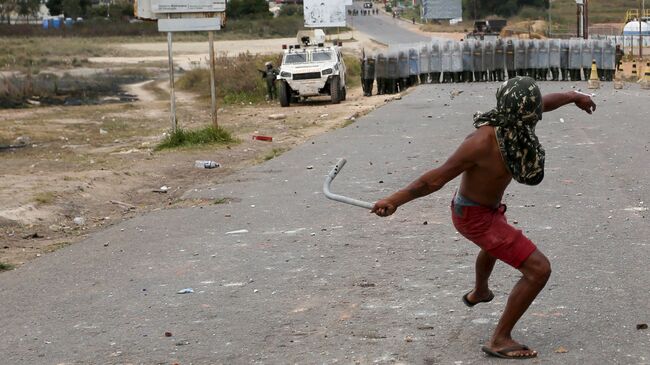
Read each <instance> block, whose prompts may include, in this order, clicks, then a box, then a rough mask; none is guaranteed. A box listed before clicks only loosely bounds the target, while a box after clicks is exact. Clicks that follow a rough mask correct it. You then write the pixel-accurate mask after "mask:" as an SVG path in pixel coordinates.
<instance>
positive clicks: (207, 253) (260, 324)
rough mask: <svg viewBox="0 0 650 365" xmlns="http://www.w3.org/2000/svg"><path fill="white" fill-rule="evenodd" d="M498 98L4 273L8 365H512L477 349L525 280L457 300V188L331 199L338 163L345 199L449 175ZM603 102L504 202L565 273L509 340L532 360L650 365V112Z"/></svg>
mask: <svg viewBox="0 0 650 365" xmlns="http://www.w3.org/2000/svg"><path fill="white" fill-rule="evenodd" d="M572 86H574V85H573V84H572V83H551V82H548V83H542V89H543V91H544V92H550V91H559V90H570V89H571V88H572ZM583 86H584V85H583ZM496 87H497V84H494V83H477V84H454V85H425V86H420V87H418V88H417V89H413V90H412V92H411V93H410V95H407V96H405V97H404V98H403V99H402V100H399V101H394V102H391V103H389V104H388V105H386V106H384V107H382V108H380V109H379V110H377V111H375V112H373V113H371V114H369V115H367V116H365V117H363V118H360V119H359V120H357V121H356V122H355V123H353V124H351V125H349V126H348V127H346V128H343V129H339V130H336V131H332V132H331V133H328V134H326V135H322V136H319V137H316V138H314V139H313V140H310V141H308V142H307V143H305V144H304V145H302V146H299V147H297V148H296V149H294V150H292V151H289V152H287V153H285V154H283V155H282V156H280V157H277V158H275V159H273V160H271V161H268V162H266V163H264V164H262V165H259V166H256V167H252V168H250V169H248V170H245V171H242V172H241V173H237V174H235V175H233V176H231V177H229V178H228V179H227V180H226V181H217V182H209V181H205V182H203V183H202V184H203V185H202V186H198V187H197V188H196V189H192V190H190V191H188V192H187V194H186V197H188V198H192V197H202V198H210V199H215V201H216V200H217V199H228V200H229V201H230V202H229V203H227V204H215V205H211V206H206V207H196V208H186V209H172V210H165V211H158V212H154V213H151V214H147V215H144V216H141V217H138V218H135V219H132V220H129V221H126V222H123V223H120V224H117V225H115V226H112V227H110V228H108V229H106V230H105V231H102V232H100V233H97V234H95V235H93V236H91V237H90V238H88V239H87V240H85V241H84V242H82V243H79V244H76V245H73V246H69V247H66V248H64V249H61V250H58V251H56V252H54V253H52V254H47V255H44V256H43V257H41V258H39V259H36V260H33V261H32V262H29V263H27V264H26V265H24V266H22V267H21V268H19V269H17V270H14V271H10V272H5V273H2V274H1V275H0V292H1V293H2V295H1V296H0V308H2V311H3V313H2V316H0V338H2V341H0V356H1V358H2V362H3V363H5V364H12V365H20V364H25V365H27V364H29V365H34V364H126V363H134V364H140V363H142V364H172V363H179V364H292V363H300V364H316V363H319V364H335V363H342V364H350V363H358V364H486V363H487V364H489V363H494V364H501V362H499V361H494V360H491V359H487V358H486V357H485V355H484V354H483V353H482V352H481V351H480V347H481V345H482V344H483V343H485V342H486V341H487V340H488V338H489V335H490V333H491V331H492V330H493V328H494V326H495V325H496V322H497V319H498V316H499V314H500V312H501V310H502V309H503V307H504V304H505V301H506V298H507V293H508V292H509V290H510V289H511V287H512V286H513V284H514V283H515V282H516V280H517V279H518V278H519V276H520V275H519V274H518V273H517V272H515V271H514V270H512V269H510V268H509V267H507V266H506V265H504V264H501V263H499V264H497V267H496V269H495V272H494V275H493V279H492V281H491V285H492V289H493V290H494V292H495V294H496V298H495V300H494V301H493V302H491V303H489V304H481V305H478V306H476V307H475V308H473V309H469V308H467V307H465V306H464V305H463V304H462V302H461V296H462V295H463V294H464V293H465V292H466V291H467V290H468V289H469V288H471V286H472V278H473V259H474V255H475V254H476V253H477V248H476V247H475V246H473V244H471V243H470V242H468V241H466V240H465V239H463V238H462V237H460V236H459V235H458V233H456V231H455V230H454V228H453V226H452V225H451V221H450V212H449V201H450V199H451V196H452V194H453V191H454V189H455V188H456V187H457V186H458V181H457V180H456V181H453V182H451V183H450V184H448V185H447V186H446V187H445V188H444V189H442V190H441V191H439V192H437V193H434V194H432V195H431V196H429V197H427V198H423V199H420V200H418V201H415V202H412V203H410V204H409V205H406V206H404V207H402V208H400V209H399V210H398V211H397V213H396V214H395V215H393V216H391V217H389V218H385V219H381V218H378V217H375V216H372V215H371V214H369V213H368V211H366V210H364V209H361V208H356V207H352V206H347V205H344V204H340V203H336V202H332V201H329V200H327V199H325V198H324V196H323V194H322V193H321V188H322V182H323V179H324V176H325V175H326V174H327V172H328V171H329V169H330V168H331V167H332V166H333V165H334V163H335V162H336V161H337V159H338V158H339V157H347V158H348V160H349V162H348V165H347V166H346V168H345V170H344V171H343V172H342V173H341V174H340V175H339V177H337V179H336V180H335V182H334V184H333V187H332V189H333V191H334V192H338V193H341V194H345V195H349V196H352V197H356V198H362V199H365V200H371V201H372V200H375V199H379V198H381V197H383V196H385V195H386V194H388V193H390V192H391V191H392V190H393V189H397V188H400V187H402V186H404V185H405V184H407V183H408V182H410V181H411V180H412V179H414V178H416V177H417V176H418V175H419V174H421V173H423V172H425V171H426V170H427V169H429V168H432V167H434V166H437V165H439V164H440V163H441V162H443V161H444V159H445V157H446V156H448V155H449V154H450V153H451V152H452V151H453V150H454V148H455V147H456V146H457V145H458V144H459V143H460V142H461V141H462V140H463V139H464V137H465V136H466V135H467V134H468V133H470V132H471V131H472V125H471V117H472V113H473V112H474V111H475V110H483V111H486V110H488V109H489V108H491V107H492V106H493V105H494V103H495V100H494V91H495V89H496ZM454 90H464V92H463V93H462V94H460V95H459V96H457V97H455V98H454V99H452V98H451V97H450V93H451V92H452V91H454ZM597 93H598V96H597V97H596V101H597V103H598V110H597V111H596V113H595V114H594V115H593V116H588V115H587V114H585V113H583V112H582V111H579V110H578V109H577V108H575V107H565V108H563V109H560V110H558V111H554V112H551V113H547V114H545V115H544V119H543V121H541V122H540V124H539V125H538V127H537V129H538V134H539V137H540V140H541V141H542V143H543V144H544V146H545V147H546V151H547V169H546V178H545V180H544V181H543V182H542V184H541V185H539V186H536V187H526V186H522V185H518V184H513V186H512V187H511V189H510V190H509V193H508V195H507V196H506V197H505V203H506V204H508V207H509V208H508V213H507V215H508V217H509V219H510V221H516V222H517V224H518V226H519V227H521V228H522V229H523V230H525V232H526V234H527V235H528V236H529V237H530V238H531V239H532V240H533V241H534V242H536V243H537V245H538V246H539V248H540V249H541V250H542V251H543V252H545V253H546V254H547V255H548V257H549V258H550V260H551V262H552V265H553V270H554V271H553V275H552V277H551V279H550V282H549V283H548V285H547V287H546V288H545V289H544V290H543V291H542V293H541V295H540V296H539V297H538V298H537V300H536V301H535V303H534V304H533V305H532V307H531V308H530V310H529V311H528V313H526V315H525V316H524V317H523V319H522V321H521V322H520V324H519V325H518V326H517V327H516V328H515V332H514V336H515V338H516V339H518V340H521V341H522V342H524V343H526V344H528V345H530V346H531V347H533V348H535V349H536V350H538V351H539V352H540V357H539V360H535V361H533V362H532V363H535V364H536V363H543V364H650V330H648V329H637V325H641V324H647V323H650V309H649V308H650V307H649V304H648V303H650V291H648V287H647V286H648V285H647V284H648V281H649V279H650V272H649V270H648V262H649V261H650V242H648V237H649V236H650V225H649V224H648V214H649V212H648V209H647V206H648V205H649V204H650V201H649V200H650V199H648V197H649V196H650V194H649V193H650V188H649V186H648V183H647V182H648V181H649V180H650V169H648V159H649V158H650V152H649V148H650V146H649V143H650V125H649V124H648V123H647V115H648V113H649V112H650V104H648V103H647V98H648V94H647V91H642V90H640V89H639V86H638V85H636V84H633V85H628V88H627V89H625V90H621V91H615V90H613V89H612V85H611V83H606V84H605V85H604V88H603V89H601V90H598V91H597ZM296 108H300V106H296ZM197 184H201V182H198V181H197ZM220 201H221V200H220ZM238 231H239V233H237V232H238ZM186 288H192V289H193V291H194V292H193V293H189V294H177V292H179V291H181V290H182V289H186ZM640 328H643V326H640ZM166 334H167V335H168V336H167V335H166Z"/></svg>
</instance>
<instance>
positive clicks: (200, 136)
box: [156, 126, 237, 151]
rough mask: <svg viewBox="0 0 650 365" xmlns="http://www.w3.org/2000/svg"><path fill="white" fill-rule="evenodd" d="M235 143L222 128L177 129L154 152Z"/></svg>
mask: <svg viewBox="0 0 650 365" xmlns="http://www.w3.org/2000/svg"><path fill="white" fill-rule="evenodd" d="M236 141H237V140H236V139H235V138H233V137H232V135H231V134H230V132H228V131H226V130H225V129H222V128H215V127H214V126H209V127H205V128H201V129H195V130H185V129H181V128H179V129H178V130H176V132H174V133H171V134H169V135H167V137H165V139H164V140H163V141H162V142H161V143H160V144H159V145H158V146H156V151H160V150H165V149H173V148H180V147H192V146H202V145H213V144H229V143H234V142H236Z"/></svg>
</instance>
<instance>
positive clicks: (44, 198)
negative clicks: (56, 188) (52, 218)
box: [34, 191, 56, 204]
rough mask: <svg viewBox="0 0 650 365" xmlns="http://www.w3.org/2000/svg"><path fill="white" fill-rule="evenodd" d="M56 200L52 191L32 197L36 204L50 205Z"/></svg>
mask: <svg viewBox="0 0 650 365" xmlns="http://www.w3.org/2000/svg"><path fill="white" fill-rule="evenodd" d="M54 199H56V194H54V192H52V191H45V192H41V193H37V194H36V195H34V201H35V202H37V203H38V204H52V203H53V202H54Z"/></svg>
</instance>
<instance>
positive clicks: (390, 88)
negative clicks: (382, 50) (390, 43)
mask: <svg viewBox="0 0 650 365" xmlns="http://www.w3.org/2000/svg"><path fill="white" fill-rule="evenodd" d="M398 82H399V64H398V60H397V54H396V53H391V54H389V55H388V64H387V65H386V92H387V93H388V94H395V93H396V92H397V83H398Z"/></svg>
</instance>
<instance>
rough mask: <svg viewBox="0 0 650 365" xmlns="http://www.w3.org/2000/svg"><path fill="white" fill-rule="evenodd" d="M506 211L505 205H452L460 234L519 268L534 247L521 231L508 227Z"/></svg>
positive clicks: (453, 215)
mask: <svg viewBox="0 0 650 365" xmlns="http://www.w3.org/2000/svg"><path fill="white" fill-rule="evenodd" d="M505 212H506V206H505V205H501V206H499V207H498V208H489V207H484V206H458V207H455V206H454V203H453V202H452V203H451V217H452V221H453V222H454V227H456V229H457V230H458V232H459V233H460V234H462V235H463V236H464V237H465V238H467V239H468V240H470V241H472V242H474V243H475V244H476V245H478V246H479V247H480V248H482V249H484V250H485V251H487V252H488V253H489V254H490V255H492V256H494V257H496V258H497V259H499V260H501V261H503V262H505V263H507V264H508V265H510V266H512V267H514V268H519V266H521V264H522V263H523V262H524V261H526V259H527V258H528V256H530V255H531V254H532V253H533V252H534V251H535V250H536V249H537V247H536V246H535V244H534V243H533V242H532V241H531V240H529V239H528V238H526V236H524V234H523V233H522V232H521V230H519V229H516V228H515V227H513V226H511V225H509V224H508V221H507V220H506V214H505ZM459 214H460V215H459Z"/></svg>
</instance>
